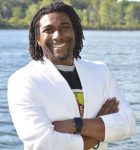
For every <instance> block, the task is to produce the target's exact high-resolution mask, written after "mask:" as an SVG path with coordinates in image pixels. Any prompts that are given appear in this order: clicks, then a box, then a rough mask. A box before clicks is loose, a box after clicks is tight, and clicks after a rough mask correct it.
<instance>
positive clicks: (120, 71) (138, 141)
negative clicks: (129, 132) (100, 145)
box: [0, 30, 140, 150]
mask: <svg viewBox="0 0 140 150" xmlns="http://www.w3.org/2000/svg"><path fill="white" fill-rule="evenodd" d="M84 35H85V41H84V48H83V50H82V53H81V56H82V57H83V58H85V59H90V60H102V61H104V62H105V63H107V65H108V67H109V68H110V70H111V72H112V74H113V76H114V77H115V79H116V81H117V84H118V87H119V89H120V92H121V94H122V95H123V96H124V98H125V99H126V100H127V101H128V102H129V103H130V105H131V107H132V109H133V110H134V112H135V113H136V115H137V123H136V125H137V126H136V132H135V134H134V135H133V136H132V137H131V138H129V139H127V140H125V141H121V142H115V143H112V144H110V145H109V150H132V149H134V150H139V149H140V111H139V110H140V31H84ZM30 60H31V58H30V56H29V52H28V31H27V30H0V150H22V149H23V146H22V143H21V141H20V140H19V139H18V137H17V134H16V131H15V128H14V126H13V124H12V121H11V117H10V113H9V109H8V104H7V81H8V78H9V76H10V75H11V74H12V73H13V72H15V70H17V69H18V68H20V67H22V66H24V65H25V64H27V63H28V62H29V61H30Z"/></svg>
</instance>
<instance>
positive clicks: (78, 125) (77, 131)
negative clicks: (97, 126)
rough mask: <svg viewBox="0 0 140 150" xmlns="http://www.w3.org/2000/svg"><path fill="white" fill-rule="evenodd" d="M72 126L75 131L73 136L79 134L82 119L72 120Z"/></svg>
mask: <svg viewBox="0 0 140 150" xmlns="http://www.w3.org/2000/svg"><path fill="white" fill-rule="evenodd" d="M74 124H75V128H76V131H75V132H74V133H75V134H80V132H81V129H82V127H83V119H82V118H74Z"/></svg>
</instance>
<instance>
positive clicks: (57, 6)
mask: <svg viewBox="0 0 140 150" xmlns="http://www.w3.org/2000/svg"><path fill="white" fill-rule="evenodd" d="M52 12H64V13H66V14H67V15H68V16H69V18H70V20H71V22H72V25H73V29H74V34H75V46H74V49H73V56H74V58H76V59H77V58H81V57H80V55H79V54H80V52H81V50H82V48H83V39H84V35H83V29H82V26H81V20H80V18H79V16H78V15H77V13H76V12H75V10H74V9H73V7H71V6H69V5H67V4H65V3H63V2H57V3H54V4H50V5H48V6H46V7H43V8H41V9H40V10H39V11H38V12H37V13H36V14H35V15H34V17H33V19H32V21H31V25H30V29H29V52H30V54H31V57H32V59H33V60H36V61H37V60H41V61H43V56H44V54H43V50H42V48H41V46H39V45H38V42H37V38H38V36H39V33H40V31H39V26H40V19H41V18H42V16H44V15H46V14H49V13H52Z"/></svg>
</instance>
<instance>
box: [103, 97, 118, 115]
mask: <svg viewBox="0 0 140 150" xmlns="http://www.w3.org/2000/svg"><path fill="white" fill-rule="evenodd" d="M118 104H119V101H118V100H117V99H116V97H113V98H109V99H107V102H106V103H105V105H104V106H103V109H102V111H103V112H104V113H105V114H110V113H114V112H115V111H116V109H117V107H118Z"/></svg>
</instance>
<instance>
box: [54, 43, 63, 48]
mask: <svg viewBox="0 0 140 150" xmlns="http://www.w3.org/2000/svg"><path fill="white" fill-rule="evenodd" d="M52 45H53V47H55V48H60V47H63V46H65V43H59V44H52Z"/></svg>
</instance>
